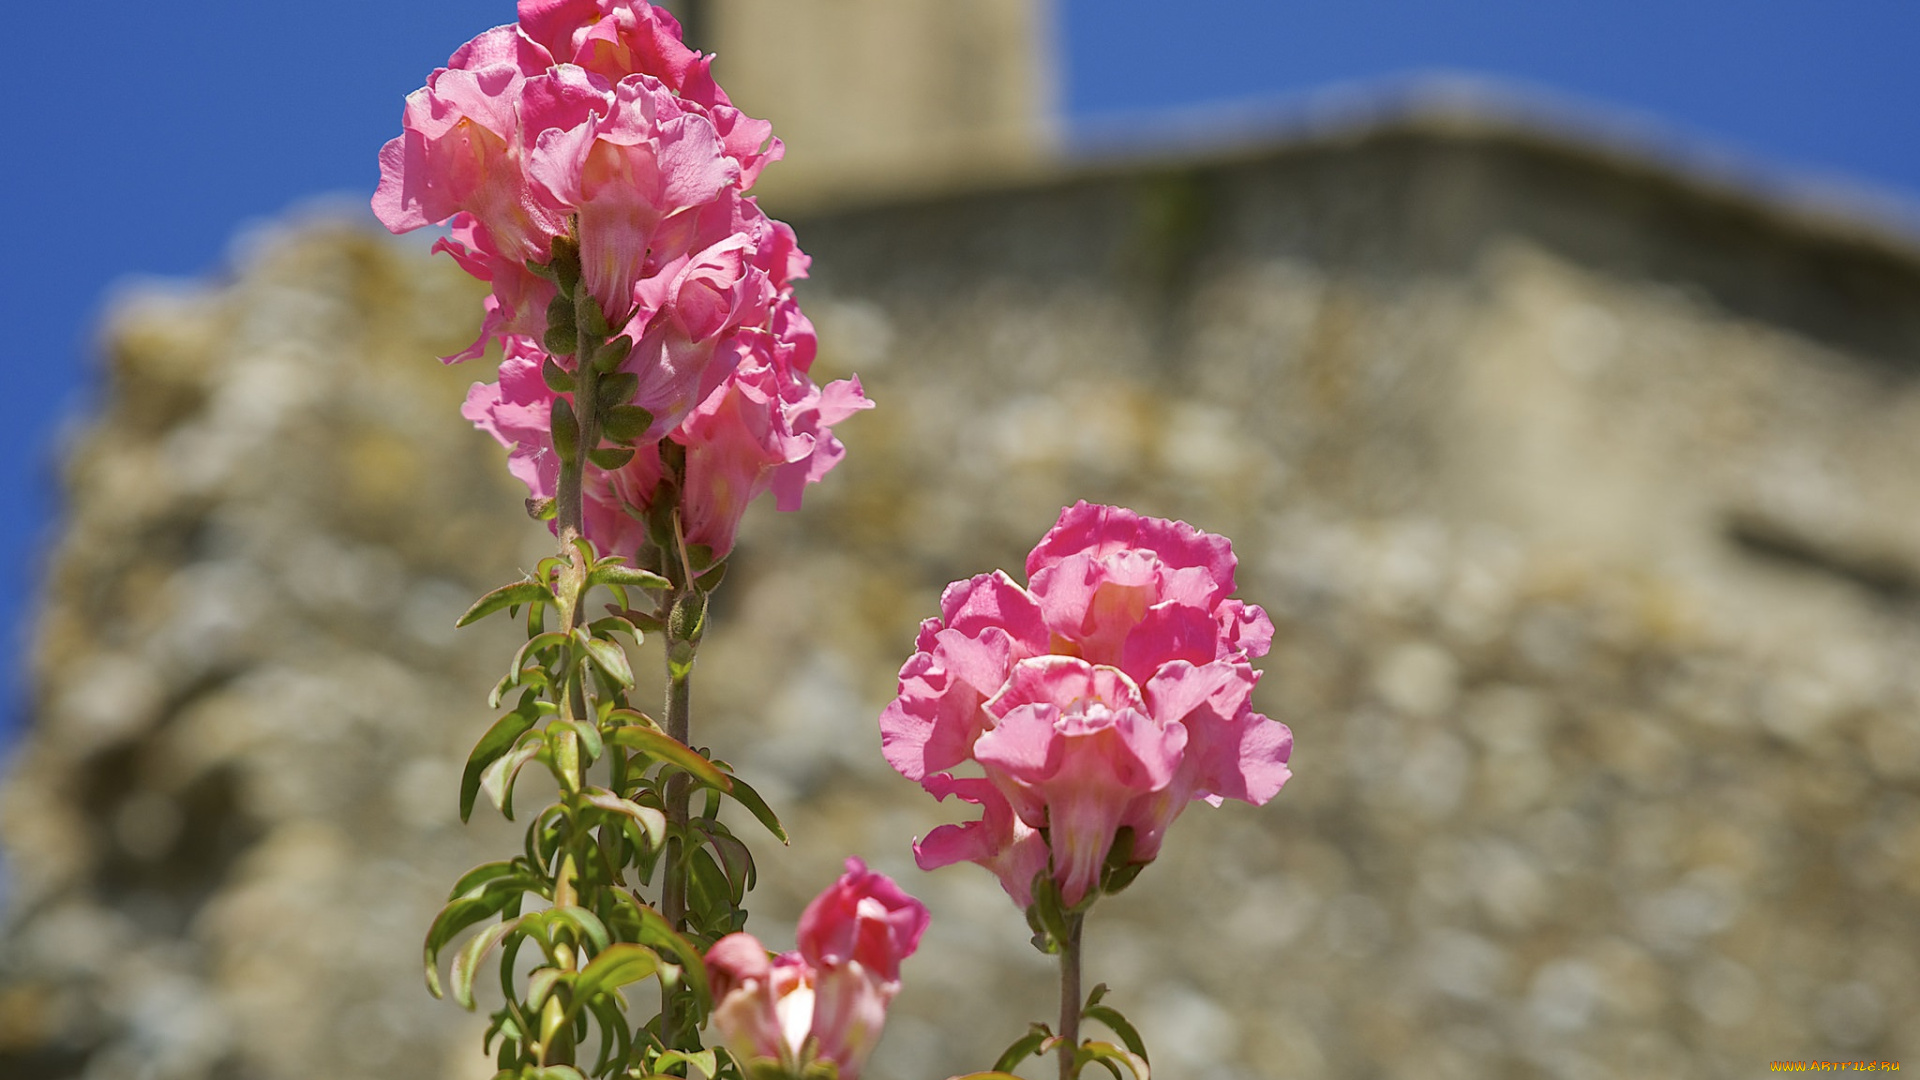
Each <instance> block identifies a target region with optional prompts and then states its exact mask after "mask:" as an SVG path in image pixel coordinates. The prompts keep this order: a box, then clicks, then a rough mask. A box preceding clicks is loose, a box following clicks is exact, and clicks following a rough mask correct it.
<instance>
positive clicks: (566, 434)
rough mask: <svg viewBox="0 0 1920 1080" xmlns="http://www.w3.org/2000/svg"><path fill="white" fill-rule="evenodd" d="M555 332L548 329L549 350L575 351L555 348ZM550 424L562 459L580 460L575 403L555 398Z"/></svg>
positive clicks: (557, 450) (549, 419)
mask: <svg viewBox="0 0 1920 1080" xmlns="http://www.w3.org/2000/svg"><path fill="white" fill-rule="evenodd" d="M553 334H554V331H553V330H548V331H547V340H548V342H549V345H548V349H547V351H549V352H558V353H570V352H572V351H573V349H571V348H566V349H555V348H553V347H552V345H551V342H552V340H553ZM571 336H572V335H571V334H569V335H568V337H571ZM548 424H549V425H550V426H549V427H548V428H547V430H548V431H549V432H551V433H552V435H553V449H554V452H555V453H557V454H559V455H560V460H561V461H575V460H578V459H579V457H580V420H579V418H578V417H576V416H574V415H573V405H572V404H571V403H569V402H568V401H567V399H566V398H563V397H557V398H554V399H553V409H552V412H551V413H550V415H549V417H548Z"/></svg>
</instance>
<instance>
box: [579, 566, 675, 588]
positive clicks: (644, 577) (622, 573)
mask: <svg viewBox="0 0 1920 1080" xmlns="http://www.w3.org/2000/svg"><path fill="white" fill-rule="evenodd" d="M587 584H588V585H634V586H638V587H640V588H642V589H671V588H673V582H671V581H668V580H667V579H666V578H663V577H661V576H660V575H659V574H649V573H648V572H646V571H645V570H641V569H639V568H638V567H633V566H622V565H621V564H619V563H616V562H603V563H601V564H600V565H599V566H596V567H594V568H593V569H592V570H591V571H589V572H588V574H587Z"/></svg>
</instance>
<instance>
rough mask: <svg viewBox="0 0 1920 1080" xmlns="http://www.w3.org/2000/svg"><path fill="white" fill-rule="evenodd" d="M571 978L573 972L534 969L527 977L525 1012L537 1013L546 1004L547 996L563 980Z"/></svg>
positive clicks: (557, 969) (549, 968) (554, 968)
mask: <svg viewBox="0 0 1920 1080" xmlns="http://www.w3.org/2000/svg"><path fill="white" fill-rule="evenodd" d="M572 977H573V972H571V971H562V970H560V969H559V968H557V967H543V968H535V969H534V971H533V973H532V974H531V975H528V976H527V1011H528V1012H534V1013H537V1012H539V1011H540V1006H542V1005H545V1004H546V1003H547V995H549V994H551V993H553V988H554V987H555V986H558V985H559V984H560V983H561V982H562V981H563V980H566V979H569V978H572Z"/></svg>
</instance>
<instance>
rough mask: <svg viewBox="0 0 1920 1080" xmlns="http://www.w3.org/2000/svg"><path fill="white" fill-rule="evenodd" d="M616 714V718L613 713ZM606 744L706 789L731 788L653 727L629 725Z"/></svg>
mask: <svg viewBox="0 0 1920 1080" xmlns="http://www.w3.org/2000/svg"><path fill="white" fill-rule="evenodd" d="M616 715H618V713H617V712H616ZM607 741H608V742H611V743H613V744H614V745H615V746H624V747H626V748H628V749H629V750H638V751H640V752H642V753H645V754H650V755H652V756H653V757H656V758H659V759H660V760H661V761H663V762H665V763H666V764H668V765H671V766H673V767H674V768H677V769H679V770H681V771H682V772H685V773H686V774H688V775H689V776H691V777H693V778H694V779H695V780H697V781H699V782H700V783H702V784H704V785H706V786H707V787H710V788H715V789H718V790H720V791H724V792H727V793H729V794H731V793H733V791H734V789H735V786H736V785H735V782H734V780H733V778H732V777H729V776H728V775H727V774H726V773H723V772H721V771H720V770H719V769H718V768H715V767H714V764H713V762H711V761H708V760H707V759H706V757H705V756H703V755H702V754H700V753H699V752H698V751H696V750H693V749H691V748H689V747H688V746H687V744H685V743H683V742H681V741H679V740H678V739H675V738H674V737H673V736H671V735H668V734H667V733H665V732H663V731H660V730H659V729H657V728H649V727H642V726H640V725H638V724H629V725H627V726H625V727H618V728H614V729H613V730H612V731H611V732H609V733H608V734H607ZM754 798H755V799H756V800H757V799H758V798H759V796H757V795H756V796H754ZM763 805H764V804H763ZM749 809H751V807H749ZM782 839H784V836H783V837H782Z"/></svg>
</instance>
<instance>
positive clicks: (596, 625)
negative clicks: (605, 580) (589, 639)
mask: <svg viewBox="0 0 1920 1080" xmlns="http://www.w3.org/2000/svg"><path fill="white" fill-rule="evenodd" d="M612 587H613V588H616V589H617V588H620V586H618V585H615V586H612ZM609 606H611V605H609ZM587 632H588V633H590V634H592V635H593V636H594V637H597V638H603V639H605V640H607V641H612V640H613V635H615V634H625V635H627V636H628V637H630V638H632V639H633V640H634V641H635V642H639V641H641V640H642V639H643V635H642V634H641V633H640V628H639V627H637V626H635V625H633V621H632V620H630V619H628V618H627V617H626V616H624V615H608V616H607V617H605V618H602V619H595V620H593V621H592V622H590V623H588V624H587Z"/></svg>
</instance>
